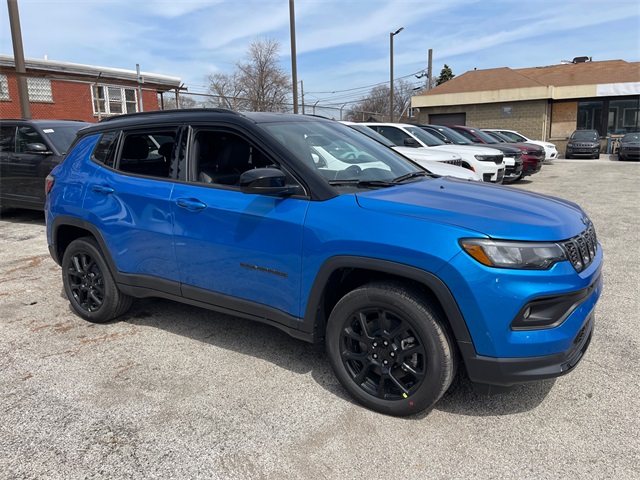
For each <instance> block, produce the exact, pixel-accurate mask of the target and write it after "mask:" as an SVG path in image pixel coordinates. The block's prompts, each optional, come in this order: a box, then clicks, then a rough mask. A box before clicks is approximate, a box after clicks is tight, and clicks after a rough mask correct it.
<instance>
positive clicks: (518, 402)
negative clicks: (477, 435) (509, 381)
mask: <svg viewBox="0 0 640 480" xmlns="http://www.w3.org/2000/svg"><path fill="white" fill-rule="evenodd" d="M555 383H556V379H555V378H554V379H550V380H542V381H537V382H530V383H525V384H522V385H517V386H515V387H513V388H512V389H510V390H507V391H504V392H501V393H494V394H491V395H486V394H483V393H479V392H478V391H476V387H475V386H474V384H473V382H471V380H469V377H468V376H467V374H466V372H465V371H464V369H460V370H459V371H458V373H457V375H456V378H455V379H454V380H453V383H452V384H451V387H449V390H447V392H446V393H445V394H444V395H443V396H442V398H441V399H440V401H439V402H438V403H437V404H436V405H435V409H436V410H440V411H443V412H448V413H453V414H456V415H467V416H475V417H486V416H500V415H513V414H517V413H523V412H527V411H529V410H533V409H535V408H536V407H538V406H539V405H540V404H541V403H542V402H543V401H544V399H545V398H546V397H547V395H549V392H550V391H551V389H552V388H553V386H554V385H555Z"/></svg>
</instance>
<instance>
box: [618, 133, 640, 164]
mask: <svg viewBox="0 0 640 480" xmlns="http://www.w3.org/2000/svg"><path fill="white" fill-rule="evenodd" d="M618 160H621V161H624V160H640V132H635V133H626V134H625V136H624V137H622V140H620V148H619V149H618Z"/></svg>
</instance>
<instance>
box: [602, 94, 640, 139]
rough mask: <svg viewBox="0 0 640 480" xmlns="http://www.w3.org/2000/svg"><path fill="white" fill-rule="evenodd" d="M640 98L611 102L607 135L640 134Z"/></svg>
mask: <svg viewBox="0 0 640 480" xmlns="http://www.w3.org/2000/svg"><path fill="white" fill-rule="evenodd" d="M639 111H640V98H629V99H624V100H609V120H608V125H607V133H609V134H624V133H630V132H640V113H639Z"/></svg>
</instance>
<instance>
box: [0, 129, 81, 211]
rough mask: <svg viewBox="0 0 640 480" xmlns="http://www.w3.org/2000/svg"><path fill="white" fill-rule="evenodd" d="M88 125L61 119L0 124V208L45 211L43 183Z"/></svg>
mask: <svg viewBox="0 0 640 480" xmlns="http://www.w3.org/2000/svg"><path fill="white" fill-rule="evenodd" d="M88 125H90V124H89V123H84V122H72V121H64V120H12V119H7V120H4V119H3V120H1V121H0V207H16V208H30V209H33V210H42V209H44V200H45V194H44V180H45V178H46V176H47V175H49V172H51V170H52V169H53V167H55V166H56V165H58V164H59V163H60V162H61V161H62V157H63V156H64V154H65V153H67V149H68V148H69V146H70V145H71V142H73V140H74V139H75V138H76V133H77V132H78V130H80V129H81V128H83V127H86V126H88Z"/></svg>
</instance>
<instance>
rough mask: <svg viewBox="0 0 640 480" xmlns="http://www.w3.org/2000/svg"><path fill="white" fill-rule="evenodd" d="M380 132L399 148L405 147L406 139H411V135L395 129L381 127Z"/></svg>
mask: <svg viewBox="0 0 640 480" xmlns="http://www.w3.org/2000/svg"><path fill="white" fill-rule="evenodd" d="M378 131H379V132H380V133H381V134H382V135H384V136H385V137H387V138H388V139H389V140H391V141H392V142H393V143H395V144H396V145H397V146H399V147H402V146H404V139H405V138H411V136H410V135H408V134H406V133H404V132H403V131H402V130H400V129H397V128H394V127H379V130H378Z"/></svg>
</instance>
